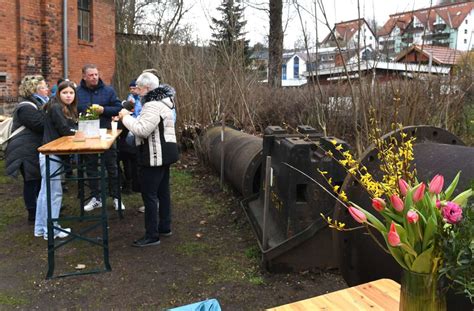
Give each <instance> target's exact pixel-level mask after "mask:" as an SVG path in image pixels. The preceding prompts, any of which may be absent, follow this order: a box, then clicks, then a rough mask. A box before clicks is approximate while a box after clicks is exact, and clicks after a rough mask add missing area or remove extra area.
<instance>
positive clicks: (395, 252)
mask: <svg viewBox="0 0 474 311" xmlns="http://www.w3.org/2000/svg"><path fill="white" fill-rule="evenodd" d="M385 242H386V243H387V246H388V250H389V252H390V254H392V256H393V258H395V260H396V261H397V262H398V264H399V265H400V266H402V268H404V269H406V270H409V269H408V266H407V264H406V263H405V260H404V257H403V252H402V250H401V249H400V248H399V247H392V246H390V244H388V241H387V236H386V235H385Z"/></svg>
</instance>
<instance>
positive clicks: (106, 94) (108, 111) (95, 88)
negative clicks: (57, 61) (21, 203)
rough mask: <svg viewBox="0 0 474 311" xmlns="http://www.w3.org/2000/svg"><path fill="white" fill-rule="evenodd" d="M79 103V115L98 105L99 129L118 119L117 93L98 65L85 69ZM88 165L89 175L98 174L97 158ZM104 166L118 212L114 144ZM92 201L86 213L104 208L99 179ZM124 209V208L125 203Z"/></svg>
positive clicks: (93, 181) (93, 158)
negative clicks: (101, 76) (107, 82)
mask: <svg viewBox="0 0 474 311" xmlns="http://www.w3.org/2000/svg"><path fill="white" fill-rule="evenodd" d="M77 96H78V100H79V101H78V104H77V110H78V112H79V114H81V113H85V112H86V110H87V108H89V107H90V106H92V105H93V104H96V105H99V108H98V109H97V111H98V113H99V115H100V127H101V128H109V129H110V128H111V126H110V122H111V121H112V117H113V116H116V115H117V114H118V113H119V111H120V109H122V104H121V102H120V100H119V98H118V97H117V94H116V93H115V90H114V89H113V88H112V87H111V86H109V85H105V83H104V82H103V81H102V80H101V79H100V77H99V70H98V69H97V66H96V65H93V64H87V65H85V66H84V67H82V80H81V84H80V86H79V87H78V88H77ZM88 157H89V159H87V162H88V163H90V164H89V165H88V167H87V171H88V173H89V176H90V175H93V176H96V175H94V174H95V172H97V163H98V158H97V156H96V155H91V156H88ZM104 159H105V166H106V168H107V173H108V176H109V184H110V187H109V188H110V193H111V195H112V197H113V198H114V207H115V209H119V205H118V201H119V200H118V173H117V148H116V146H115V144H114V145H113V146H112V147H111V148H110V149H109V150H107V151H106V152H105V153H104ZM90 189H91V196H92V198H91V200H90V201H89V202H88V203H87V204H86V205H85V206H84V210H85V211H92V210H93V209H95V208H99V207H101V206H102V202H101V200H100V191H99V184H98V181H97V180H91V182H90ZM121 209H125V206H124V205H123V204H122V205H121Z"/></svg>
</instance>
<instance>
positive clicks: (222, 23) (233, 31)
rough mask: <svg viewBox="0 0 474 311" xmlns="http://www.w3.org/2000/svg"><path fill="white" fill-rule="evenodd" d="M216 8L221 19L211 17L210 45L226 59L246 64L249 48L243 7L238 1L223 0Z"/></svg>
mask: <svg viewBox="0 0 474 311" xmlns="http://www.w3.org/2000/svg"><path fill="white" fill-rule="evenodd" d="M217 10H218V11H219V12H220V13H221V19H216V18H212V23H213V26H211V28H212V30H213V33H212V40H211V46H212V47H213V48H215V49H216V50H217V51H218V53H219V54H220V55H221V56H223V57H224V59H226V60H230V59H237V60H241V61H243V64H248V62H249V57H250V50H249V40H245V32H244V27H245V25H246V24H247V21H245V20H243V18H244V16H243V11H244V8H243V7H242V6H241V4H240V3H239V1H234V0H223V1H222V3H221V5H220V6H219V7H218V8H217Z"/></svg>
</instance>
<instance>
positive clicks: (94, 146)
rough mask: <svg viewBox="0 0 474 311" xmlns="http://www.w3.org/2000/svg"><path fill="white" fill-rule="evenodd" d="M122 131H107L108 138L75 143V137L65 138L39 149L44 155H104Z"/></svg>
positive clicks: (89, 139)
mask: <svg viewBox="0 0 474 311" xmlns="http://www.w3.org/2000/svg"><path fill="white" fill-rule="evenodd" d="M121 132H122V130H117V131H116V132H115V133H112V130H107V138H106V139H101V138H86V140H85V141H79V142H78V141H74V136H63V137H60V138H58V139H56V140H53V141H51V142H49V143H47V144H45V145H43V146H41V147H39V148H38V151H39V152H41V153H42V154H90V153H103V152H104V151H106V150H108V149H110V147H111V146H112V144H113V143H114V141H115V139H117V137H118V136H119V135H120V133H121Z"/></svg>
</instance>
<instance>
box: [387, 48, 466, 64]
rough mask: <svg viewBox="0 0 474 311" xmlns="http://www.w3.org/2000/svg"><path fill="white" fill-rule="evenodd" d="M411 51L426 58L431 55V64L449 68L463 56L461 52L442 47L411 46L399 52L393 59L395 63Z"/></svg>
mask: <svg viewBox="0 0 474 311" xmlns="http://www.w3.org/2000/svg"><path fill="white" fill-rule="evenodd" d="M413 51H415V52H418V53H421V54H424V55H425V56H426V57H427V58H429V57H430V55H431V57H432V59H433V62H434V63H436V64H439V65H450V66H452V65H455V64H457V63H458V62H459V60H460V59H461V58H462V56H463V55H464V53H463V52H461V51H458V50H455V49H450V48H448V47H443V46H433V45H424V46H420V45H412V46H411V47H409V48H408V49H406V50H404V51H402V52H400V54H398V55H397V56H396V57H395V61H396V62H398V61H400V60H402V59H403V58H404V57H405V56H406V55H408V54H409V53H411V52H413Z"/></svg>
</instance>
